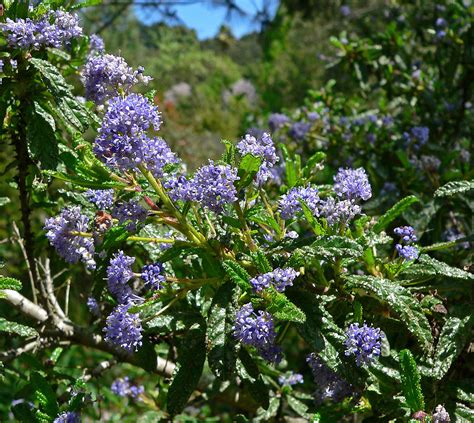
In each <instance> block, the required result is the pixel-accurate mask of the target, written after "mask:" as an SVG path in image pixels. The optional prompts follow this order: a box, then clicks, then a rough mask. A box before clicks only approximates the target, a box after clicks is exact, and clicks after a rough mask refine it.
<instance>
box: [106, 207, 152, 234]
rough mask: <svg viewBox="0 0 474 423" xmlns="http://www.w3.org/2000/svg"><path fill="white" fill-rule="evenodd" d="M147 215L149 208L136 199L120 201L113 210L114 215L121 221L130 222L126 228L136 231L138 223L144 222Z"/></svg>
mask: <svg viewBox="0 0 474 423" xmlns="http://www.w3.org/2000/svg"><path fill="white" fill-rule="evenodd" d="M147 215H148V212H147V210H146V209H145V208H143V207H142V206H141V205H140V204H138V201H135V200H130V201H124V202H119V203H117V204H116V205H115V207H114V208H113V210H112V216H113V217H115V218H116V219H118V221H119V223H126V222H128V224H127V226H126V228H127V230H129V231H135V230H136V229H137V225H138V224H139V223H142V222H144V221H145V219H146V217H147Z"/></svg>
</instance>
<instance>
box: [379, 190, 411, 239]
mask: <svg viewBox="0 0 474 423" xmlns="http://www.w3.org/2000/svg"><path fill="white" fill-rule="evenodd" d="M419 201H420V200H419V199H418V198H417V197H415V196H414V195H410V196H408V197H405V198H403V199H402V200H400V201H399V202H398V203H396V204H395V205H394V206H392V208H391V209H390V210H388V211H387V212H386V213H385V214H384V215H382V216H380V217H379V219H378V221H377V223H376V224H375V225H374V227H373V230H374V232H376V233H379V232H381V231H382V230H384V229H385V228H386V227H387V226H388V225H389V224H390V223H391V222H393V221H394V220H395V219H396V218H397V217H398V216H400V215H401V214H402V213H403V212H404V211H405V210H406V209H408V208H409V207H410V206H411V205H412V204H414V203H418V202H419Z"/></svg>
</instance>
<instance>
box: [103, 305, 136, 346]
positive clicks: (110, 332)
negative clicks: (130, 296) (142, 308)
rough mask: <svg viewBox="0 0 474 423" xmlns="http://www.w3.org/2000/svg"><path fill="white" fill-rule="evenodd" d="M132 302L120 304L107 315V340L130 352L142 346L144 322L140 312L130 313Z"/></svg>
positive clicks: (105, 331) (105, 329) (105, 330)
mask: <svg viewBox="0 0 474 423" xmlns="http://www.w3.org/2000/svg"><path fill="white" fill-rule="evenodd" d="M129 308H130V304H119V305H118V306H117V307H115V308H114V310H113V311H112V313H110V315H109V316H108V317H107V322H106V326H105V328H104V333H105V341H106V342H107V343H109V344H110V345H112V346H114V347H116V348H119V349H122V350H124V351H126V352H128V353H131V352H133V351H137V350H138V348H139V347H141V346H142V338H143V336H142V330H143V328H142V323H141V321H140V318H139V316H138V314H133V313H129V312H128V309H129Z"/></svg>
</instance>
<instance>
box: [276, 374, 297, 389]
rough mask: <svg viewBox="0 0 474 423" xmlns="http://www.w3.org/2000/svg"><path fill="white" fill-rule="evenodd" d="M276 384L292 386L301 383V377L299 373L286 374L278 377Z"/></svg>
mask: <svg viewBox="0 0 474 423" xmlns="http://www.w3.org/2000/svg"><path fill="white" fill-rule="evenodd" d="M278 383H279V384H280V385H282V386H293V385H296V384H298V383H303V375H301V374H299V373H293V372H287V373H286V374H284V375H281V376H279V377H278Z"/></svg>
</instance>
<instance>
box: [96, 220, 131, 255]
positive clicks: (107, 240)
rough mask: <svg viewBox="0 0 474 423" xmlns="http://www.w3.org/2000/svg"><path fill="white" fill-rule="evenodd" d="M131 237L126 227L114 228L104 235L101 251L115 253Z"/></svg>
mask: <svg viewBox="0 0 474 423" xmlns="http://www.w3.org/2000/svg"><path fill="white" fill-rule="evenodd" d="M129 236H130V234H129V233H128V231H127V229H126V228H125V225H120V226H112V227H111V228H110V229H109V230H108V231H107V232H106V233H105V235H104V240H103V242H102V244H101V246H100V247H101V248H100V250H101V251H114V250H116V249H118V248H119V247H120V246H121V245H122V244H123V243H124V242H125V241H126V240H127V238H128V237H129Z"/></svg>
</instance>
